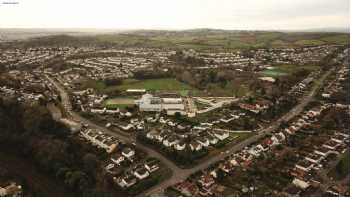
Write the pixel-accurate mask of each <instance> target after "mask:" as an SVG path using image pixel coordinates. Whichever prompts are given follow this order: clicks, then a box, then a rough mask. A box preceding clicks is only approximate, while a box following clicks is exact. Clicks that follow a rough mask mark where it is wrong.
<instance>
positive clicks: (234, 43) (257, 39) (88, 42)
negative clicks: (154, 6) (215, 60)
mask: <svg viewBox="0 0 350 197" xmlns="http://www.w3.org/2000/svg"><path fill="white" fill-rule="evenodd" d="M42 34H43V35H44V36H42ZM57 34H58V35H57ZM32 35H35V36H34V37H35V38H32V39H30V40H25V41H21V42H17V44H18V45H19V46H67V45H68V46H92V45H95V46H96V45H97V46H119V47H162V48H173V49H189V48H191V49H197V50H207V49H249V48H270V47H274V48H276V47H279V48H285V47H302V46H317V45H323V44H350V34H349V33H333V32H278V31H244V30H219V29H192V30H181V31H180V30H172V31H167V30H130V31H115V30H110V31H105V32H103V31H102V32H98V33H97V32H94V31H91V32H83V31H66V32H62V31H61V32H41V33H35V34H34V33H33V34H32ZM37 37H39V38H37Z"/></svg>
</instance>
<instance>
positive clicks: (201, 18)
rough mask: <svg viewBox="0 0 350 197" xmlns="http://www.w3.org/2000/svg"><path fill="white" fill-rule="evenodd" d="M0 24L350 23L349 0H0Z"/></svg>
mask: <svg viewBox="0 0 350 197" xmlns="http://www.w3.org/2000/svg"><path fill="white" fill-rule="evenodd" d="M0 3H1V4H0V28H6V27H11V28H118V29H137V28H144V29H191V28H219V29H276V30H277V29H310V28H311V29H312V28H324V27H327V28H329V27H340V28H349V27H350V0H94V1H93V0H0Z"/></svg>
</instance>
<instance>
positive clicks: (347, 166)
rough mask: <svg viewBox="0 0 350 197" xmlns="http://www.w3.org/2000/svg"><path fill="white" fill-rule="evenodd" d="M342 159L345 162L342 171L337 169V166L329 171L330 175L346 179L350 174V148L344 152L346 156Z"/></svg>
mask: <svg viewBox="0 0 350 197" xmlns="http://www.w3.org/2000/svg"><path fill="white" fill-rule="evenodd" d="M341 161H342V162H343V167H342V170H341V171H339V170H337V167H335V168H333V169H332V170H331V171H330V172H329V175H330V176H331V177H333V178H335V179H337V180H341V179H344V178H345V177H346V176H347V175H349V174H350V150H348V151H346V152H345V153H344V157H343V159H342V160H341Z"/></svg>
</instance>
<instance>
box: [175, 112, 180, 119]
mask: <svg viewBox="0 0 350 197" xmlns="http://www.w3.org/2000/svg"><path fill="white" fill-rule="evenodd" d="M174 115H175V119H176V120H180V119H181V113H180V112H175V114H174Z"/></svg>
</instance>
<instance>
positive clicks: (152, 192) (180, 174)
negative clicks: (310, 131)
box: [140, 71, 332, 196]
mask: <svg viewBox="0 0 350 197" xmlns="http://www.w3.org/2000/svg"><path fill="white" fill-rule="evenodd" d="M331 72H332V71H328V72H327V73H325V74H324V75H323V76H322V77H321V78H320V80H319V83H317V84H315V85H314V86H313V87H312V89H311V90H310V92H309V93H308V94H307V95H305V96H304V97H303V98H302V99H301V101H300V103H299V104H298V105H297V106H295V107H294V108H293V109H292V110H290V111H289V112H288V113H287V114H285V115H284V116H282V117H281V118H280V119H278V120H277V121H276V122H274V123H273V124H272V125H271V126H269V127H267V128H265V129H263V130H261V131H260V132H259V134H258V135H255V136H252V137H250V138H248V139H246V140H244V141H242V142H240V143H238V144H237V145H235V146H233V147H232V148H231V149H229V150H228V151H225V153H223V154H219V155H216V156H214V157H211V158H210V159H208V160H207V161H205V162H203V163H201V164H199V165H197V166H195V167H193V168H191V169H180V170H178V171H175V172H174V175H173V177H172V178H171V179H168V180H166V181H164V182H162V183H161V184H158V185H156V186H155V187H153V188H151V189H149V190H148V191H146V192H144V193H143V194H142V195H140V196H157V193H161V192H162V191H163V190H164V189H166V188H167V187H169V186H171V185H174V184H176V183H178V182H180V181H182V180H185V179H186V178H187V177H189V176H190V175H191V174H193V173H195V172H197V171H200V170H205V169H207V168H208V167H209V166H210V165H211V164H214V163H216V162H218V161H220V160H223V159H224V158H225V157H227V156H230V155H232V154H233V153H235V152H238V151H240V150H242V149H243V148H244V147H246V146H248V145H250V144H252V143H255V142H257V141H259V140H261V139H262V138H264V137H265V136H266V135H268V134H270V133H271V132H273V131H275V130H276V129H278V128H279V126H280V125H281V123H282V122H287V121H289V120H291V119H292V118H294V117H295V116H297V115H299V114H300V113H301V112H302V111H303V110H304V108H305V107H306V106H307V105H308V104H309V103H310V102H311V101H312V100H313V97H314V96H315V94H316V93H317V90H318V89H319V87H320V86H321V85H322V84H323V81H324V80H325V79H326V78H327V77H328V76H329V75H330V74H331Z"/></svg>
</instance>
